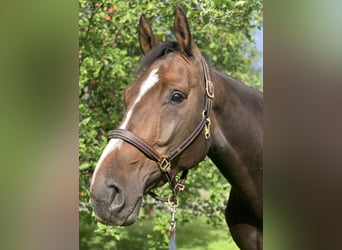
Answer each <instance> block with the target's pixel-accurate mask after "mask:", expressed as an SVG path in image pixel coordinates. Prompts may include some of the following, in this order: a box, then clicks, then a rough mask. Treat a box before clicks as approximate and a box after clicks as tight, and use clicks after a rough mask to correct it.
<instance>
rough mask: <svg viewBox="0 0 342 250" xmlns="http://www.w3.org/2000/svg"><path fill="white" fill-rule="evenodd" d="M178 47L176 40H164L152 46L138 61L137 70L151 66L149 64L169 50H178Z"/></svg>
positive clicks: (169, 51)
mask: <svg viewBox="0 0 342 250" xmlns="http://www.w3.org/2000/svg"><path fill="white" fill-rule="evenodd" d="M178 50H179V47H178V44H177V42H175V41H170V42H164V43H162V44H160V45H158V46H157V47H155V48H153V49H152V50H151V51H150V52H149V53H147V55H145V56H144V57H143V58H142V59H141V62H140V67H139V72H141V71H142V70H144V69H146V68H148V67H149V66H151V64H152V63H153V62H154V61H155V60H157V59H159V58H163V57H165V56H166V55H167V54H169V53H171V52H175V51H178Z"/></svg>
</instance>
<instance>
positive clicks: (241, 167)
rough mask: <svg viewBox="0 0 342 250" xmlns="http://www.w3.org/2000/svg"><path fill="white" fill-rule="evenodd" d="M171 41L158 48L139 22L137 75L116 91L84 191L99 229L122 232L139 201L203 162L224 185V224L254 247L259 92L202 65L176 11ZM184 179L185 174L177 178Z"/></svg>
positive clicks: (258, 219) (257, 236)
mask: <svg viewBox="0 0 342 250" xmlns="http://www.w3.org/2000/svg"><path fill="white" fill-rule="evenodd" d="M174 34H175V38H176V41H172V42H164V43H161V44H158V42H157V39H156V37H155V36H154V34H153V31H152V28H151V25H150V23H149V22H148V20H147V18H146V17H145V15H144V14H143V15H141V17H140V20H139V29H138V35H139V43H140V48H141V51H142V54H143V59H142V62H141V65H142V68H143V70H142V71H141V73H140V75H139V76H138V79H137V80H135V81H134V82H133V83H131V84H130V85H129V86H128V87H127V88H126V89H125V93H124V102H125V107H126V112H125V115H124V117H123V120H122V121H121V124H120V127H119V128H118V129H116V130H114V131H113V132H112V133H111V135H110V136H109V141H108V144H107V145H106V147H105V149H104V151H103V152H102V155H101V157H100V159H99V161H98V163H97V165H96V168H95V170H94V174H93V177H92V180H91V185H90V193H91V195H90V202H91V204H92V206H93V209H94V212H95V216H96V218H97V220H99V221H100V222H101V223H104V224H108V225H119V226H128V225H131V224H133V223H134V222H135V221H136V219H137V217H138V214H139V211H140V208H141V205H142V198H143V196H144V195H145V194H147V193H149V192H150V191H151V190H152V189H155V188H157V187H160V186H162V185H164V184H166V183H169V185H170V188H171V190H172V192H173V195H174V196H173V197H172V198H174V197H175V195H177V193H178V191H179V190H180V189H181V188H182V187H183V184H184V183H183V181H184V176H183V174H182V176H183V177H181V178H180V181H179V182H177V181H176V175H177V173H179V172H182V171H183V173H184V172H185V173H186V171H188V170H189V169H191V168H193V167H194V166H196V165H197V164H198V163H199V162H201V161H202V160H203V159H204V158H205V157H206V156H208V157H209V158H210V159H211V160H212V162H213V163H214V164H215V165H216V167H217V168H218V169H219V170H220V172H221V173H222V175H223V176H224V177H225V179H226V180H227V181H228V182H229V183H230V184H231V187H232V188H231V191H230V194H229V198H228V203H227V206H226V210H225V218H226V222H227V225H228V228H229V230H230V232H231V235H232V237H233V239H234V241H235V242H236V244H237V245H238V247H239V248H241V249H253V250H255V249H262V231H263V207H262V179H263V177H262V176H263V174H262V169H263V167H262V166H263V158H262V157H263V126H262V119H263V108H262V102H263V94H262V92H260V91H257V90H255V89H253V88H251V87H249V86H247V85H245V84H243V83H241V82H239V81H237V80H235V79H233V78H232V77H230V76H228V75H225V74H224V73H221V72H219V71H217V70H215V69H214V68H212V67H211V66H209V65H208V63H207V62H206V59H205V58H204V57H203V56H202V54H201V52H200V50H199V48H198V47H197V45H196V44H195V41H194V39H193V37H192V35H191V32H190V28H189V23H188V19H187V17H186V14H185V13H184V10H183V9H182V8H181V7H180V6H176V11H175V19H174ZM185 175H186V174H185Z"/></svg>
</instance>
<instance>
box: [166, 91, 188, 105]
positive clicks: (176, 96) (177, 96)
mask: <svg viewBox="0 0 342 250" xmlns="http://www.w3.org/2000/svg"><path fill="white" fill-rule="evenodd" d="M185 99H186V95H185V94H184V93H182V92H180V91H177V90H175V91H173V92H172V93H171V97H170V100H171V102H173V103H177V104H178V103H181V102H183V101H184V100H185Z"/></svg>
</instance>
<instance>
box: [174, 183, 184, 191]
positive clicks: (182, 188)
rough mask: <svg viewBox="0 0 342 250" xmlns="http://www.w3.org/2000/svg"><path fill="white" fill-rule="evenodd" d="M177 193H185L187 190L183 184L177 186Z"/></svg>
mask: <svg viewBox="0 0 342 250" xmlns="http://www.w3.org/2000/svg"><path fill="white" fill-rule="evenodd" d="M177 189H178V191H177V192H179V191H183V190H184V189H185V185H183V184H181V183H177V184H176V186H175V190H177Z"/></svg>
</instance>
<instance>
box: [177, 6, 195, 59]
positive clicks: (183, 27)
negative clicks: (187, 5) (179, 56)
mask: <svg viewBox="0 0 342 250" xmlns="http://www.w3.org/2000/svg"><path fill="white" fill-rule="evenodd" d="M174 31H175V36H176V40H177V43H178V45H179V47H180V49H181V50H182V51H183V52H184V53H185V54H187V55H188V56H192V54H193V52H192V49H193V48H192V46H193V40H192V36H191V33H190V28H189V23H188V19H187V18H186V15H185V13H184V10H183V9H182V8H181V7H180V6H179V5H177V6H176V17H175V22H174Z"/></svg>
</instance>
